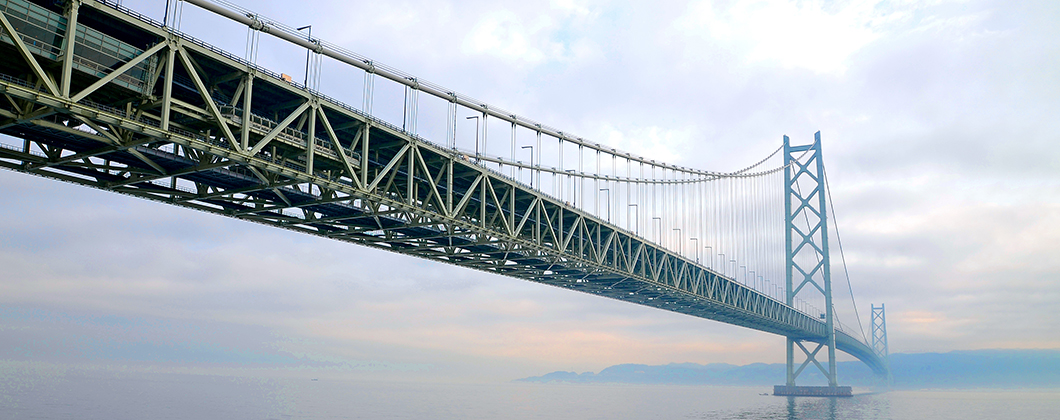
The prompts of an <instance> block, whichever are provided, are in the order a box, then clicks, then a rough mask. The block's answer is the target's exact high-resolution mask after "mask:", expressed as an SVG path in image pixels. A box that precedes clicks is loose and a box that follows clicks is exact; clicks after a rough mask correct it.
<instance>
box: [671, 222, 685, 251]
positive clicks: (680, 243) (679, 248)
mask: <svg viewBox="0 0 1060 420" xmlns="http://www.w3.org/2000/svg"><path fill="white" fill-rule="evenodd" d="M674 230H676V231H677V252H678V255H680V256H682V257H684V256H685V244H684V241H682V240H681V239H682V236H684V235H682V233H681V228H674Z"/></svg>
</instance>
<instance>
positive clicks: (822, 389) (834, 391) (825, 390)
mask: <svg viewBox="0 0 1060 420" xmlns="http://www.w3.org/2000/svg"><path fill="white" fill-rule="evenodd" d="M773 395H778V396H783V397H850V396H853V395H854V394H853V392H852V391H851V389H850V387H849V386H837V387H831V386H787V385H775V386H773Z"/></svg>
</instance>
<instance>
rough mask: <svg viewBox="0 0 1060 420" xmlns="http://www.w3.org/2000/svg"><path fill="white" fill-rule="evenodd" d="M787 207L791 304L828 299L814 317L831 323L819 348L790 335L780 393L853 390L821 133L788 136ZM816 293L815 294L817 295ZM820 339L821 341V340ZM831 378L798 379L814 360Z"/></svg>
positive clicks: (828, 393) (844, 392) (825, 393)
mask: <svg viewBox="0 0 1060 420" xmlns="http://www.w3.org/2000/svg"><path fill="white" fill-rule="evenodd" d="M784 163H785V166H786V168H785V170H784V189H785V191H784V209H785V213H784V214H785V216H784V217H785V225H786V228H785V248H786V255H787V257H786V258H787V264H786V265H787V275H786V286H787V296H786V298H787V302H786V303H787V304H788V305H789V306H796V300H797V298H798V297H799V296H807V297H810V298H811V299H814V300H817V299H820V298H821V297H822V296H823V298H824V308H823V310H824V312H823V313H820V314H818V313H817V311H814V313H813V316H814V317H815V318H816V317H818V316H819V317H820V318H821V319H822V320H823V321H824V323H825V332H826V336H825V337H824V340H820V337H817V338H816V339H815V340H813V341H816V342H817V346H816V348H814V349H813V350H810V349H809V348H807V346H806V345H805V344H804V343H805V342H806V341H807V340H804V339H802V338H800V337H788V338H787V383H786V386H784V387H779V386H778V387H776V388H775V389H774V394H776V395H814V396H817V395H821V396H844V395H850V387H839V384H838V381H837V380H836V358H835V340H836V338H835V323H834V322H835V314H834V313H833V306H832V276H831V267H830V263H829V254H828V217H827V203H826V202H825V196H826V194H825V185H824V182H825V181H824V161H823V160H822V158H821V132H820V131H818V132H817V133H815V134H814V142H813V144H809V145H802V146H792V145H791V140H790V139H789V138H788V136H784ZM811 295H812V297H811ZM818 340H820V341H818ZM796 347H797V348H798V349H800V350H801V353H802V354H803V355H804V356H805V360H804V361H803V362H802V363H801V364H800V365H799V366H798V367H797V368H796V366H795V353H796V351H795V349H796ZM822 348H826V349H827V354H828V367H827V368H825V366H822V365H821V363H820V362H819V361H818V360H817V355H818V353H819V352H820V351H821V349H822ZM811 363H812V364H813V365H814V366H816V367H817V368H818V369H820V370H821V373H822V374H824V376H825V377H826V378H827V379H828V387H826V388H822V387H800V386H796V385H795V380H796V379H797V378H798V377H799V375H800V374H801V373H802V372H803V370H804V369H805V368H806V367H807V366H808V365H810V364H811Z"/></svg>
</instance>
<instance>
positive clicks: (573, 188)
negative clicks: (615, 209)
mask: <svg viewBox="0 0 1060 420" xmlns="http://www.w3.org/2000/svg"><path fill="white" fill-rule="evenodd" d="M564 172H567V174H568V175H567V179H569V180H570V193H571V195H572V196H573V197H572V198H573V201H574V207H578V183H577V182H574V169H567V170H566V171H564ZM609 205H610V204H609Z"/></svg>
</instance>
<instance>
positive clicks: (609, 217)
mask: <svg viewBox="0 0 1060 420" xmlns="http://www.w3.org/2000/svg"><path fill="white" fill-rule="evenodd" d="M600 191H606V192H607V223H611V189H610V188H601V189H600Z"/></svg>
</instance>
